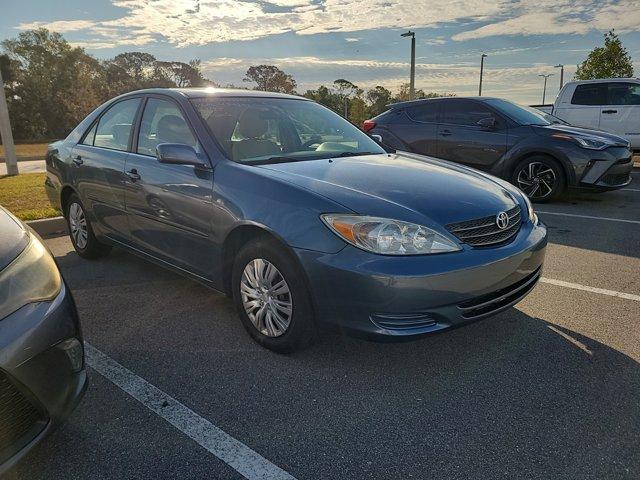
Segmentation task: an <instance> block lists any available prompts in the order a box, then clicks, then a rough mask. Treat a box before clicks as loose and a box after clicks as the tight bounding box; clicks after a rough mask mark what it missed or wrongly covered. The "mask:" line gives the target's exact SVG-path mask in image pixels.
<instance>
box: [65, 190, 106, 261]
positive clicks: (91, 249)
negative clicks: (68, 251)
mask: <svg viewBox="0 0 640 480" xmlns="http://www.w3.org/2000/svg"><path fill="white" fill-rule="evenodd" d="M66 214H67V227H68V228H69V237H70V238H71V243H72V244H73V248H75V250H76V252H77V253H78V255H80V256H81V257H83V258H98V257H103V256H105V255H107V254H108V253H109V252H110V251H111V246H110V245H105V244H104V243H100V242H99V241H98V240H97V239H96V237H95V235H94V234H93V229H92V228H91V223H90V222H89V219H88V218H87V215H86V214H85V209H84V206H83V205H82V202H81V201H80V199H79V198H78V196H77V195H75V194H74V195H71V198H69V201H68V202H67V208H66Z"/></svg>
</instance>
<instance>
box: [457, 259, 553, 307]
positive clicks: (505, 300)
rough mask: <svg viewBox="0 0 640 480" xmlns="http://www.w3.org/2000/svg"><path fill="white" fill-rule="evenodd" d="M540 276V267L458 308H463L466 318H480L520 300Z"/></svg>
mask: <svg viewBox="0 0 640 480" xmlns="http://www.w3.org/2000/svg"><path fill="white" fill-rule="evenodd" d="M539 278H540V267H538V268H537V269H536V270H535V271H534V272H532V273H530V274H529V275H527V276H526V277H525V278H523V279H522V280H519V281H517V282H516V283H514V284H512V285H509V286H508V287H505V288H501V289H500V290H496V291H495V292H491V293H488V294H486V295H482V296H480V297H476V298H474V299H473V300H469V301H467V302H464V303H461V304H460V305H458V308H459V309H460V310H462V316H463V317H464V318H468V319H471V318H478V317H484V316H486V315H491V314H492V313H494V312H496V311H497V310H500V309H502V308H504V307H506V306H508V305H511V304H513V303H515V302H517V301H518V300H520V299H522V297H524V296H525V295H526V294H527V293H529V292H530V291H531V290H532V289H533V287H535V285H536V282H537V281H538V279H539Z"/></svg>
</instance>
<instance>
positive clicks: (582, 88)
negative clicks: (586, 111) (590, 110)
mask: <svg viewBox="0 0 640 480" xmlns="http://www.w3.org/2000/svg"><path fill="white" fill-rule="evenodd" d="M571 104H572V105H607V84H606V83H585V84H582V85H578V86H576V91H575V92H573V97H571Z"/></svg>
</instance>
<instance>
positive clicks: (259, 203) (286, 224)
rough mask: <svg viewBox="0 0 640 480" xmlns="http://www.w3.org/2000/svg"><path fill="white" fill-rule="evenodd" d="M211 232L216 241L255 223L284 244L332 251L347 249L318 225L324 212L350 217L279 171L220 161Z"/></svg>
mask: <svg viewBox="0 0 640 480" xmlns="http://www.w3.org/2000/svg"><path fill="white" fill-rule="evenodd" d="M214 210H215V211H214V214H213V223H214V225H213V229H212V230H213V232H214V236H216V237H217V238H215V241H216V243H218V244H222V243H224V239H225V238H226V236H227V235H228V234H229V233H230V232H231V231H232V230H233V229H234V228H236V227H238V226H239V225H243V224H246V225H256V226H259V227H262V228H264V229H266V230H267V231H269V232H271V233H272V234H273V235H274V236H276V237H278V238H280V239H281V240H282V241H284V242H285V243H286V244H287V245H289V246H290V247H293V248H302V249H306V250H314V251H318V252H324V253H335V252H338V251H340V250H341V249H343V248H344V247H345V245H346V243H345V242H344V241H342V240H341V239H339V238H338V237H337V236H336V235H335V234H334V233H333V232H331V231H330V230H329V228H328V227H327V226H326V225H325V224H324V223H323V222H322V220H321V219H320V215H321V214H323V213H337V212H345V213H351V212H350V210H348V209H347V208H345V207H344V206H342V205H340V204H338V203H336V202H334V201H332V200H330V199H328V198H326V197H323V196H322V195H319V194H317V193H315V192H311V191H309V190H306V189H304V188H301V187H298V186H295V185H292V184H290V183H288V182H286V181H284V180H282V179H280V178H278V176H277V173H275V172H272V171H269V170H266V169H260V168H258V167H254V166H250V165H241V164H237V163H234V162H231V161H221V162H220V163H219V164H218V165H217V166H216V168H215V172H214Z"/></svg>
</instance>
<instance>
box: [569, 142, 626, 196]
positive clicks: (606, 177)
mask: <svg viewBox="0 0 640 480" xmlns="http://www.w3.org/2000/svg"><path fill="white" fill-rule="evenodd" d="M631 170H633V156H632V153H631V150H629V149H628V148H622V147H617V148H607V149H606V150H603V151H598V150H594V151H593V152H591V159H590V160H589V163H588V164H587V166H586V168H585V170H584V173H583V174H582V177H581V178H580V181H579V183H578V185H577V187H578V189H580V190H591V191H593V190H595V191H605V190H616V189H618V188H622V187H626V186H627V185H629V184H630V183H631Z"/></svg>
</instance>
